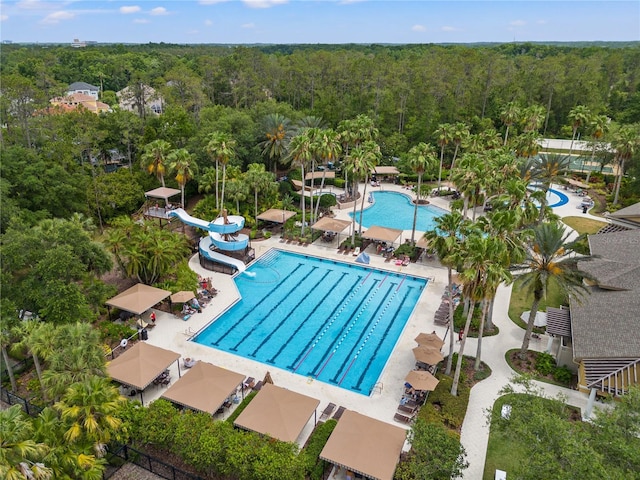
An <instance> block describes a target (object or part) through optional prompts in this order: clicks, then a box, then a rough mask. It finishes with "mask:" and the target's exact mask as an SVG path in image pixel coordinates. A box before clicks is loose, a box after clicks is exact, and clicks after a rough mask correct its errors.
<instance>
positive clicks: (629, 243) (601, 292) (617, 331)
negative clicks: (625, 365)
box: [571, 230, 640, 360]
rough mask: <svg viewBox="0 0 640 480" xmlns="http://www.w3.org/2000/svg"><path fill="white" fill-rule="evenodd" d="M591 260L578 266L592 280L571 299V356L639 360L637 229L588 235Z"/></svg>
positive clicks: (639, 238) (639, 236) (639, 237)
mask: <svg viewBox="0 0 640 480" xmlns="http://www.w3.org/2000/svg"><path fill="white" fill-rule="evenodd" d="M589 246H590V247H591V254H592V256H595V258H592V259H590V260H582V261H580V262H578V268H579V269H580V270H582V271H584V272H586V273H589V274H590V275H591V276H593V277H594V279H595V285H594V286H592V287H590V288H589V292H590V293H589V294H588V295H586V296H585V297H584V298H581V299H572V300H571V332H572V338H573V356H574V358H575V359H577V360H582V359H585V358H592V359H593V358H640V329H639V328H638V327H639V326H640V324H639V323H638V320H637V319H638V312H640V248H638V247H639V246H640V230H629V231H626V232H613V233H605V234H599V235H591V236H589Z"/></svg>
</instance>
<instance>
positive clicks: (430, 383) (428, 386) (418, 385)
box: [404, 370, 440, 392]
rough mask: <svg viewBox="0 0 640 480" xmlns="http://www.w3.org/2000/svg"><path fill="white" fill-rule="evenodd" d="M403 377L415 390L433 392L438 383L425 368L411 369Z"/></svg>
mask: <svg viewBox="0 0 640 480" xmlns="http://www.w3.org/2000/svg"><path fill="white" fill-rule="evenodd" d="M404 379H405V380H406V381H407V382H408V383H409V384H410V385H411V386H412V387H413V388H414V389H416V390H423V391H429V392H433V391H434V390H435V388H436V387H437V386H438V383H440V380H438V379H437V378H436V377H434V376H433V375H431V374H430V373H429V372H427V371H426V370H411V371H410V372H409V373H408V374H407V376H406V377H404Z"/></svg>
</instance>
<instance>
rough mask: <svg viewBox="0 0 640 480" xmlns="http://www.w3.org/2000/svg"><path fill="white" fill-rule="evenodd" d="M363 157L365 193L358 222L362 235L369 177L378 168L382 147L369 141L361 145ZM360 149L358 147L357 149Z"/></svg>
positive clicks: (361, 158) (361, 159)
mask: <svg viewBox="0 0 640 480" xmlns="http://www.w3.org/2000/svg"><path fill="white" fill-rule="evenodd" d="M359 147H361V149H362V156H361V157H360V162H361V163H360V172H361V174H364V192H362V201H361V202H360V220H359V222H358V225H359V232H358V233H360V234H362V215H363V214H364V200H365V197H366V196H367V185H368V184H369V175H370V174H371V172H372V171H373V170H374V169H375V168H376V165H378V162H379V161H380V157H381V156H382V154H381V153H380V146H379V145H378V144H377V143H376V142H374V141H373V140H367V141H365V142H364V143H362V144H360V145H359ZM356 148H358V147H356Z"/></svg>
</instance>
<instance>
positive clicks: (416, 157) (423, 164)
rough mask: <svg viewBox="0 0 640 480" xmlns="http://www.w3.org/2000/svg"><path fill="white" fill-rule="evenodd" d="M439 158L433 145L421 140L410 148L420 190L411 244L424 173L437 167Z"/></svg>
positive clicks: (414, 226) (414, 220)
mask: <svg viewBox="0 0 640 480" xmlns="http://www.w3.org/2000/svg"><path fill="white" fill-rule="evenodd" d="M437 162H438V159H437V157H436V155H435V151H434V149H433V147H432V146H431V145H427V144H426V143H424V142H420V143H419V144H418V145H416V146H414V147H412V148H411V150H409V165H410V166H411V168H412V169H413V171H414V172H416V173H417V174H418V191H417V196H416V202H415V206H414V209H413V227H412V229H411V244H412V245H415V234H416V222H417V220H418V204H419V203H420V192H421V191H422V175H424V172H425V171H426V170H428V169H431V168H433V167H435V165H436V163H437Z"/></svg>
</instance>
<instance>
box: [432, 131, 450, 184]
mask: <svg viewBox="0 0 640 480" xmlns="http://www.w3.org/2000/svg"><path fill="white" fill-rule="evenodd" d="M452 130H453V125H451V124H450V123H441V124H440V125H438V128H437V129H436V131H435V132H433V133H434V134H435V135H437V137H438V140H437V143H438V146H439V147H440V167H439V168H438V192H439V191H440V185H441V184H442V162H443V161H444V149H445V147H446V146H447V145H448V144H449V142H450V141H451V140H452V138H451V132H452Z"/></svg>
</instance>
